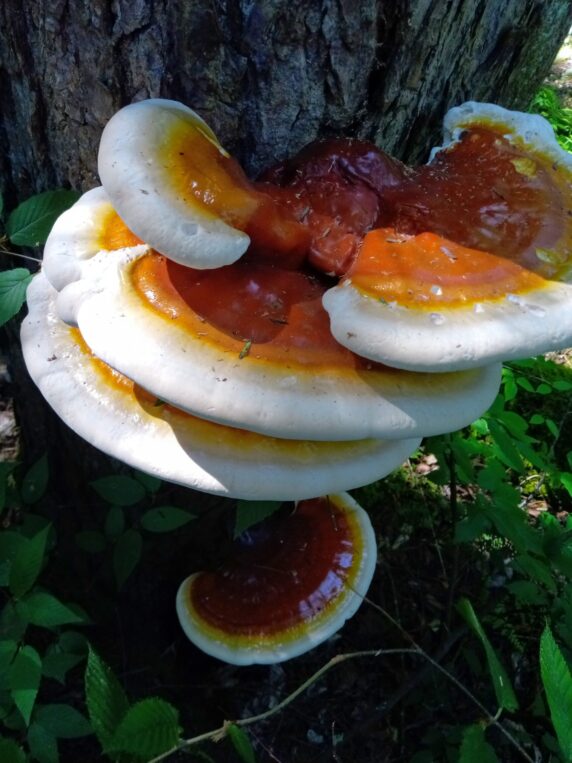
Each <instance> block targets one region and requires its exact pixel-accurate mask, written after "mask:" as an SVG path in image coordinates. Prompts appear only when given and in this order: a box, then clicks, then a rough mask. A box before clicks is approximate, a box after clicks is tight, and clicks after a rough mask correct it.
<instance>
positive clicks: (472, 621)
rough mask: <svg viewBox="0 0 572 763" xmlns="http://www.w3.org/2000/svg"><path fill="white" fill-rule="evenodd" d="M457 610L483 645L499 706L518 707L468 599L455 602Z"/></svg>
mask: <svg viewBox="0 0 572 763" xmlns="http://www.w3.org/2000/svg"><path fill="white" fill-rule="evenodd" d="M457 610H458V611H459V613H460V615H461V616H462V617H463V619H464V620H465V621H466V623H467V625H469V627H470V628H471V629H472V630H473V632H474V633H475V634H476V635H477V636H478V638H479V640H480V642H481V644H482V645H483V648H484V650H485V654H486V657H487V662H488V665H489V672H490V674H491V678H492V681H493V686H494V690H495V695H496V698H497V702H498V704H499V705H500V707H504V708H505V709H506V710H516V709H517V708H518V702H517V699H516V697H515V694H514V691H513V688H512V686H511V683H510V680H509V677H508V675H507V673H506V670H505V669H504V667H503V666H502V664H501V661H500V660H499V658H498V657H497V654H496V652H495V650H494V649H493V646H492V644H491V642H490V641H489V639H488V637H487V635H486V633H485V632H484V630H483V628H482V626H481V624H480V622H479V619H478V618H477V615H476V614H475V610H474V609H473V605H472V604H471V602H470V601H469V600H468V599H460V600H459V602H458V604H457Z"/></svg>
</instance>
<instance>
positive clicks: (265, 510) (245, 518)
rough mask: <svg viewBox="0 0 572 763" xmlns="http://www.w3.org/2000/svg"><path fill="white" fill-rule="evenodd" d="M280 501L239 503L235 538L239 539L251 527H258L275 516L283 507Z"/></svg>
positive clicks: (237, 505)
mask: <svg viewBox="0 0 572 763" xmlns="http://www.w3.org/2000/svg"><path fill="white" fill-rule="evenodd" d="M281 505H282V504H281V502H280V501H238V502H237V504H236V520H235V523H234V537H235V538H238V536H239V535H241V534H242V533H243V532H244V531H245V530H248V528H249V527H252V526H253V525H257V524H258V523H259V522H262V520H263V519H266V517H269V516H271V515H272V514H274V512H275V511H278V509H279V508H280V506H281Z"/></svg>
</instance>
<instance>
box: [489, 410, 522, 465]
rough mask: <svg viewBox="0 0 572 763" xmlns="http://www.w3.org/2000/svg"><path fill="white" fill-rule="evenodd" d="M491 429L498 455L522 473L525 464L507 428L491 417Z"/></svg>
mask: <svg viewBox="0 0 572 763" xmlns="http://www.w3.org/2000/svg"><path fill="white" fill-rule="evenodd" d="M489 430H490V433H491V436H492V438H493V441H494V445H495V450H496V451H497V453H498V457H499V458H500V459H501V460H502V461H504V463H505V464H507V466H510V467H511V468H512V469H514V470H515V471H517V472H519V474H522V472H523V471H524V464H523V463H522V458H521V457H520V453H519V452H518V450H517V449H516V447H515V445H514V442H513V441H512V438H511V436H510V435H509V434H507V432H506V430H505V429H504V428H503V427H502V426H501V425H500V424H498V423H497V422H496V421H494V419H492V418H491V419H489Z"/></svg>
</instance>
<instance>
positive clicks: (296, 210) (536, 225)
mask: <svg viewBox="0 0 572 763" xmlns="http://www.w3.org/2000/svg"><path fill="white" fill-rule="evenodd" d="M446 140H447V143H446V144H445V146H444V147H442V148H440V149H437V150H436V151H435V152H434V153H433V156H432V159H431V161H430V162H429V163H428V164H427V165H424V166H422V167H418V168H415V169H411V168H409V167H406V166H405V165H403V164H401V163H400V162H398V161H396V160H394V159H391V158H390V157H388V156H386V155H385V154H383V152H381V151H380V150H379V149H377V148H376V147H375V146H373V145H372V144H369V143H365V142H362V141H355V140H342V139H337V140H329V141H323V142H320V143H317V144H315V145H313V146H310V147H308V148H307V149H304V150H303V151H302V152H301V153H300V154H299V155H298V156H297V157H294V158H293V159H290V160H286V161H283V162H281V163H279V164H277V165H276V166H275V167H272V168H270V169H269V170H268V171H267V172H266V173H265V174H264V175H263V176H261V178H260V179H259V180H258V181H256V182H254V181H250V180H249V179H248V178H247V177H246V175H245V174H244V172H243V171H242V169H241V168H240V166H239V165H238V164H237V163H236V162H235V161H234V160H233V159H232V158H231V157H230V156H229V155H228V153H227V152H226V151H225V150H224V149H223V148H222V147H221V146H220V144H219V143H218V140H217V138H216V136H215V135H214V133H213V132H212V130H211V129H210V128H209V127H208V125H206V123H205V122H204V121H203V120H202V119H201V118H200V117H198V116H197V115H196V114H195V113H194V112H193V111H191V110H190V109H188V108H187V107H186V106H183V105H182V104H178V103H176V102H173V101H161V100H150V101H144V102H140V103H136V104H132V105H131V106H127V107H125V108H124V109H122V110H121V111H120V112H119V113H118V114H116V115H115V116H114V117H113V118H112V120H111V121H110V122H109V124H108V126H107V127H106V128H105V130H104V133H103V137H102V141H101V146H100V154H99V171H100V176H101V180H102V185H103V187H102V188H97V189H93V190H91V191H88V192H87V193H86V194H84V196H83V197H82V198H81V199H80V200H79V201H78V202H77V204H76V205H75V206H74V207H72V208H71V209H70V210H68V211H67V212H65V213H64V214H63V215H62V216H61V217H60V219H59V220H58V221H57V222H56V224H55V226H54V228H53V230H52V233H51V234H50V237H49V239H48V242H47V244H46V248H45V252H44V266H43V272H42V273H40V274H39V275H38V276H37V277H36V278H35V280H34V281H33V283H32V285H31V286H30V291H29V307H30V314H29V316H28V317H27V319H26V320H25V321H24V324H23V329H22V340H23V346H24V354H25V359H26V363H27V365H28V368H29V369H30V372H31V375H32V377H33V378H34V380H35V381H36V383H37V384H38V386H39V387H40V389H41V390H42V392H43V394H44V396H45V397H46V399H47V400H48V402H49V403H50V404H51V405H52V406H53V407H54V408H55V410H56V411H57V412H58V414H59V415H60V416H61V417H62V419H63V420H64V421H66V422H67V423H68V424H69V425H70V426H71V427H72V428H73V429H75V430H76V431H77V432H78V433H79V434H80V435H82V436H83V437H85V438H86V439H88V440H90V441H91V442H92V443H93V444H94V445H96V446H97V447H99V448H101V449H102V450H104V451H105V452H107V453H110V454H111V455H113V456H115V457H117V458H120V459H122V460H124V461H126V462H127V463H129V464H132V465H134V466H137V467H138V468H140V469H143V470H145V471H148V472H151V473H153V474H155V475H157V476H159V477H162V478H164V479H167V480H171V481H173V482H178V483H180V484H183V485H188V486H190V487H192V488H196V489H198V490H203V491H207V492H212V493H216V494H220V495H227V496H230V497H239V498H248V499H260V500H262V499H275V500H282V501H284V500H287V501H292V500H301V501H302V503H300V504H298V505H297V508H296V510H295V511H294V513H293V517H294V518H293V519H291V520H289V521H290V524H289V523H288V522H286V523H285V524H284V525H282V524H280V528H283V530H282V529H281V530H280V532H282V531H283V532H286V528H287V527H290V526H292V527H295V528H297V529H295V530H293V531H292V532H293V536H292V537H293V538H294V541H293V543H294V546H295V548H294V549H293V553H294V554H295V555H298V556H297V558H298V560H299V561H300V559H302V557H301V556H300V554H301V553H302V552H301V548H302V546H300V544H299V542H298V541H299V538H300V532H302V533H303V534H304V533H305V532H306V531H305V530H300V527H302V528H304V527H306V525H305V524H304V522H308V523H309V524H308V525H307V527H308V528H309V527H311V528H314V529H315V532H314V529H313V530H312V532H311V533H310V532H309V531H308V537H307V541H308V544H310V545H309V547H310V546H311V548H312V554H314V555H316V558H317V559H321V558H322V557H321V556H320V554H321V552H320V553H318V551H317V546H316V545H315V543H318V540H319V538H320V537H321V536H322V535H324V537H326V536H327V537H328V538H331V543H330V541H328V543H330V545H329V549H330V551H331V552H332V554H333V555H334V556H336V554H338V552H339V553H340V554H341V556H336V559H338V562H339V560H340V559H342V557H343V559H345V558H346V557H345V556H344V554H343V553H342V552H341V551H340V548H341V547H342V546H343V545H344V544H345V543H346V542H347V541H348V538H347V537H346V535H344V534H343V533H341V534H340V535H339V537H337V539H336V536H335V532H334V533H333V535H332V532H331V530H332V528H331V527H329V528H326V527H325V525H324V520H323V519H319V520H318V519H316V518H315V516H317V515H315V514H314V512H323V511H325V512H326V514H327V516H328V517H330V520H331V516H332V512H334V513H335V515H336V516H338V512H340V517H341V516H342V515H343V517H344V519H343V522H342V524H344V523H345V524H344V527H346V526H347V527H351V528H354V525H355V527H356V528H357V527H358V525H359V527H360V528H361V529H359V532H358V531H357V530H356V532H358V535H359V537H360V538H362V540H360V541H359V543H357V545H356V549H357V548H358V547H359V548H361V549H362V551H363V550H364V549H366V547H367V551H364V555H360V554H361V552H360V553H358V552H357V551H356V552H355V554H353V552H352V554H353V556H352V558H353V561H354V563H355V564H356V565H357V567H356V568H355V570H358V571H355V570H354V568H353V567H352V568H351V570H350V568H348V570H350V571H347V574H346V573H345V572H344V573H343V574H342V573H341V572H340V571H339V570H338V572H337V573H335V574H334V577H335V579H336V581H338V583H339V590H338V588H336V593H335V596H334V599H333V600H332V602H333V603H332V606H330V602H329V601H327V602H324V610H323V612H321V613H320V614H319V615H315V616H314V615H312V616H311V617H310V618H309V620H310V621H311V622H308V623H307V622H306V618H305V617H302V620H301V621H300V622H299V623H298V621H296V619H295V618H294V619H292V617H293V615H292V612H293V611H294V609H296V608H297V611H298V614H300V613H301V612H303V611H305V609H304V608H305V607H307V606H310V605H308V604H307V603H308V601H310V600H311V601H314V598H313V597H314V593H312V591H313V590H314V589H312V587H311V585H314V584H316V586H317V588H316V589H315V590H316V591H322V592H323V588H321V587H320V586H322V585H329V583H328V581H330V580H331V579H333V578H331V577H330V572H327V571H326V570H327V569H328V570H329V568H326V567H324V568H323V569H321V572H320V571H315V570H313V568H312V570H313V571H312V570H310V568H308V569H309V571H310V572H311V574H310V577H309V578H307V579H305V580H306V582H304V583H303V585H302V584H301V585H302V588H301V589H300V591H299V592H301V594H302V597H306V598H305V599H303V600H304V601H305V602H306V604H296V605H294V604H293V602H294V601H295V598H294V597H295V595H297V594H296V593H295V591H294V589H292V597H291V598H289V599H288V601H289V602H290V604H289V607H290V609H289V610H288V612H286V610H284V611H282V612H281V613H278V614H277V615H276V618H275V619H274V620H273V623H274V624H271V625H270V626H268V627H267V626H266V625H261V623H260V622H259V621H258V620H257V617H258V615H256V614H255V610H256V611H258V610H257V609H256V607H254V609H252V613H253V618H254V620H253V621H252V622H251V621H249V619H248V617H247V616H246V614H245V613H246V610H247V609H249V608H251V605H250V604H248V606H247V602H248V601H249V596H250V595H251V593H252V591H250V589H249V588H248V586H249V585H250V582H252V583H253V585H254V582H255V579H256V580H258V579H264V580H265V579H266V578H265V576H264V575H262V576H259V575H258V574H256V575H253V576H252V581H251V577H249V575H248V574H247V573H245V572H244V570H242V571H240V570H239V571H236V569H234V568H231V567H225V568H223V569H222V570H221V571H219V572H214V573H208V574H207V573H204V574H201V575H199V576H193V577H192V578H191V582H188V581H186V582H185V583H184V584H183V586H182V587H181V591H180V593H179V597H178V611H179V615H180V617H181V621H182V623H183V627H184V629H185V631H186V632H187V633H188V634H189V635H190V637H191V638H192V639H193V640H195V642H196V643H197V644H198V645H199V646H201V647H202V648H204V649H205V651H209V653H211V654H215V655H216V656H219V657H221V658H222V659H226V660H228V661H230V662H237V663H239V664H246V663H249V662H255V661H257V662H270V661H275V660H279V659H286V658H287V657H289V656H293V655H294V654H299V653H301V652H302V651H305V649H307V648H310V646H311V645H313V644H315V643H318V642H319V641H321V640H323V639H324V638H326V637H327V635H328V634H329V633H330V632H332V629H333V628H337V627H339V626H340V625H341V624H342V623H343V621H344V619H346V618H347V617H348V616H350V614H352V613H353V612H354V611H355V609H356V608H357V606H358V603H359V599H360V596H361V595H363V593H364V591H365V589H366V588H367V584H368V582H369V579H370V577H371V572H372V569H373V564H374V561H372V559H374V554H373V551H372V543H373V546H374V545H375V543H374V541H373V540H372V538H373V536H372V533H371V528H369V525H367V528H366V524H364V523H365V518H364V517H365V515H364V514H363V512H362V510H361V509H359V508H358V507H356V506H355V505H354V503H352V501H351V499H350V498H349V497H347V496H341V497H340V495H338V494H339V493H340V491H343V490H347V489H350V488H352V487H356V486H358V485H362V484H365V483H367V482H369V481H373V480H374V479H379V478H381V477H382V476H384V475H385V474H387V473H388V472H389V471H391V470H392V469H393V468H395V467H396V466H397V465H398V464H399V463H400V462H401V461H402V460H403V459H405V458H406V457H407V456H408V455H409V454H410V453H411V452H413V451H414V450H415V448H416V447H417V445H418V443H419V439H420V438H421V437H423V436H426V435H433V434H438V433H440V432H443V431H450V430H453V429H457V428H459V427H461V426H463V425H465V424H468V423H470V422H471V421H472V420H473V419H474V418H476V417H478V416H479V415H481V413H482V412H483V411H484V410H486V408H487V407H488V406H489V405H490V403H491V402H492V401H493V399H494V397H495V395H496V392H497V389H498V385H499V381H500V363H499V361H500V360H502V359H504V358H509V357H520V356H523V355H527V354H529V353H530V352H539V351H544V350H548V349H551V348H554V347H555V346H557V345H561V344H566V343H567V342H568V341H569V340H570V339H572V328H571V326H572V321H571V320H570V310H571V309H572V308H570V307H568V302H569V300H568V295H569V284H568V281H569V280H570V263H569V259H570V256H571V250H570V237H571V226H572V211H571V210H570V199H569V196H570V176H571V173H572V162H571V161H570V159H569V158H568V157H567V156H566V155H564V153H563V152H562V151H561V150H560V149H559V148H558V147H557V145H556V143H555V140H554V138H553V136H552V135H551V133H550V131H549V128H548V127H547V126H546V125H545V123H544V122H543V121H542V120H539V118H537V117H530V116H528V115H513V114H511V113H510V112H507V111H505V110H503V109H499V108H498V107H495V106H490V105H486V104H485V105H478V104H465V105H464V106H462V107H459V108H457V109H453V110H452V111H451V112H450V113H449V114H448V115H447V117H446ZM319 495H322V496H329V497H327V498H320V499H316V498H315V496H319ZM310 499H314V500H310ZM324 507H325V508H324ZM347 512H349V513H347ZM303 517H304V518H305V519H304V520H303V521H302V518H303ZM348 517H349V519H348ZM354 520H355V521H354ZM358 520H359V521H358ZM340 521H341V520H340ZM276 522H278V520H276ZM280 522H282V519H281V520H280ZM300 522H301V524H296V523H300ZM292 523H293V524H292ZM271 524H272V523H271ZM325 524H326V525H327V524H328V522H326V523H325ZM330 524H331V522H330ZM276 526H278V525H276ZM336 526H337V525H336V523H334V528H335V527H336ZM316 528H317V529H316ZM260 532H261V533H262V534H264V533H265V532H266V530H264V529H261V530H260ZM288 532H289V531H288ZM352 532H353V530H352ZM360 533H361V535H360ZM350 534H351V533H350ZM362 536H363V537H362ZM249 537H251V536H249ZM252 537H254V535H252ZM304 537H305V536H304ZM352 537H353V536H352ZM356 537H357V536H356ZM366 537H367V543H366V542H365V540H363V539H364V538H366ZM296 538H298V541H297V540H295V539H296ZM362 541H363V542H362ZM272 542H273V541H272ZM272 542H271V541H268V543H270V546H268V547H269V548H272ZM296 544H298V545H296ZM312 544H314V545H312ZM336 544H338V546H339V547H338V546H337V545H336ZM339 544H341V545H339ZM360 544H361V545H360ZM263 545H264V544H263ZM302 545H304V544H302ZM304 548H306V547H305V546H304ZM250 553H251V552H250V551H248V554H247V553H246V551H245V550H244V549H243V551H241V555H242V556H241V558H242V559H244V554H246V555H247V556H248V555H249V554H250ZM252 553H253V554H254V556H253V557H252V558H253V559H256V558H257V556H256V554H257V553H258V551H256V552H254V551H253V552H252ZM304 553H305V552H304ZM302 556H304V554H303V555H302ZM306 556H307V554H306ZM304 558H305V556H304ZM330 561H331V560H330ZM338 562H336V563H338ZM328 563H329V562H328ZM340 563H341V562H340ZM296 564H298V562H296ZM308 564H309V562H308ZM344 564H345V562H344ZM293 569H296V570H298V567H295V568H293ZM363 570H366V571H365V572H364V571H363ZM283 572H284V570H282V572H281V573H280V575H279V576H278V578H279V579H278V578H276V579H273V580H272V581H270V582H268V585H269V586H270V588H269V589H268V591H271V590H273V588H272V587H273V586H278V587H279V588H280V587H286V588H288V587H290V584H292V585H293V582H292V581H293V578H292V580H291V579H290V577H288V575H284V574H283ZM296 574H297V573H296ZM320 576H321V577H320ZM294 577H295V578H296V580H295V581H294V582H296V585H298V582H299V581H298V578H297V577H296V576H294ZM310 579H311V580H312V581H313V582H312V584H311V585H310V583H309V582H308V581H309V580H310ZM221 580H222V581H224V586H223V589H221V593H220V595H219V594H218V593H217V594H216V595H214V594H212V595H211V591H212V588H211V586H213V585H214V584H215V582H216V581H221ZM340 581H341V582H340ZM346 582H347V585H346ZM306 584H307V585H306ZM336 585H337V583H336ZM308 586H310V587H308ZM205 591H206V592H207V593H205ZM255 595H256V596H258V595H259V594H258V593H255ZM315 595H316V596H318V598H320V597H321V595H322V594H321V593H320V594H315ZM271 596H273V595H271V594H270V593H268V594H266V593H265V594H264V595H263V596H262V599H265V598H268V597H271ZM205 597H206V598H205ZM308 597H309V598H308ZM207 599H208V601H209V602H210V603H208V605H207V604H206V603H205V602H206V601H207ZM262 599H261V600H262ZM300 601H302V599H301V600H300ZM320 601H321V599H320ZM189 602H191V603H189ZM195 605H197V606H196V607H195ZM290 605H292V606H290ZM338 605H339V608H338ZM312 607H313V604H312V605H311V606H310V609H312ZM321 607H322V604H320V608H321ZM227 615H228V616H229V617H230V619H231V620H232V621H233V622H234V626H233V627H234V630H232V628H231V631H232V632H231V633H230V634H229V635H225V633H224V629H225V627H226V626H225V623H224V621H225V618H226V616H227ZM233 618H234V619H233ZM302 621H303V622H302ZM259 626H260V627H259ZM307 627H308V628H309V630H306V628H307ZM265 629H266V630H265Z"/></svg>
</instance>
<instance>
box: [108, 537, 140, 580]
mask: <svg viewBox="0 0 572 763" xmlns="http://www.w3.org/2000/svg"><path fill="white" fill-rule="evenodd" d="M142 548H143V538H142V537H141V533H139V532H137V530H133V529H131V530H126V531H125V532H124V533H123V535H120V536H119V538H118V539H117V542H116V544H115V546H114V547H113V574H114V575H115V582H116V583H117V588H122V587H123V584H124V583H125V581H126V580H127V578H128V577H129V576H130V575H131V573H132V572H133V570H134V569H135V567H136V566H137V564H138V562H139V559H140V558H141V551H142Z"/></svg>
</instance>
